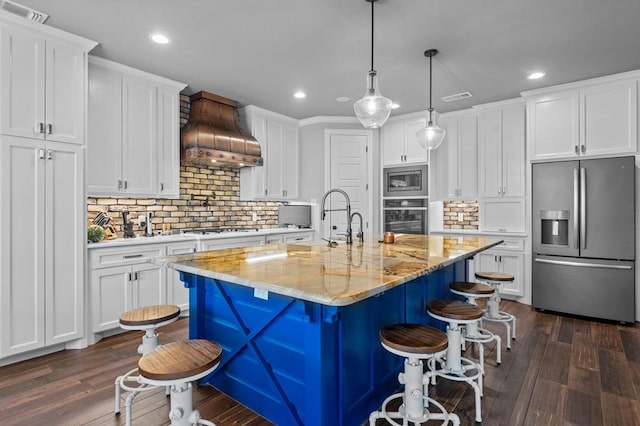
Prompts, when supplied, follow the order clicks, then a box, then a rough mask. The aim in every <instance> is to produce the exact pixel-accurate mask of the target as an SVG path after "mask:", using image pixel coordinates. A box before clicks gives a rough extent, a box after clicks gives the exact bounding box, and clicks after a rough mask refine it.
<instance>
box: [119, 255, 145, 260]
mask: <svg viewBox="0 0 640 426" xmlns="http://www.w3.org/2000/svg"><path fill="white" fill-rule="evenodd" d="M142 256H143V255H142V254H127V255H124V256H123V257H124V258H125V259H135V258H137V257H142Z"/></svg>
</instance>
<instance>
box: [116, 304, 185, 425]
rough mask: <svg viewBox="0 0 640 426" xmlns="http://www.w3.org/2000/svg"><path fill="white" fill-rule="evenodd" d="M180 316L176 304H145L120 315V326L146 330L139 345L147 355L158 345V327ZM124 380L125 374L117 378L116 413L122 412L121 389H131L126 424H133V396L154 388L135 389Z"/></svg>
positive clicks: (127, 399)
mask: <svg viewBox="0 0 640 426" xmlns="http://www.w3.org/2000/svg"><path fill="white" fill-rule="evenodd" d="M179 316H180V308H179V307H178V306H175V305H155V306H145V307H142V308H138V309H134V310H131V311H127V312H125V313H124V314H122V315H121V316H120V327H121V328H123V329H125V330H140V331H144V332H145V333H144V334H143V335H142V343H141V344H140V346H138V353H139V354H140V355H145V354H147V353H149V352H151V351H152V350H154V349H155V348H156V347H157V346H158V333H156V329H157V328H158V327H162V326H163V325H167V324H171V323H172V322H174V321H176V320H177V319H178V317H179ZM124 380H125V378H124V376H118V377H117V378H116V382H115V388H116V397H115V400H116V407H115V413H116V414H120V397H121V391H122V390H123V389H126V390H129V391H130V392H131V393H130V394H129V395H127V398H126V400H125V412H126V418H127V419H126V424H127V426H129V425H131V410H132V405H133V398H135V397H136V395H137V394H138V393H139V392H142V391H144V390H150V389H153V388H152V387H149V386H147V385H144V386H139V387H138V388H135V389H133V388H132V387H130V386H126V387H125V386H124V383H123V382H124ZM167 395H168V393H167Z"/></svg>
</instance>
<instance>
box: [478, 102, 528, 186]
mask: <svg viewBox="0 0 640 426" xmlns="http://www.w3.org/2000/svg"><path fill="white" fill-rule="evenodd" d="M524 167H525V106H524V103H519V104H518V105H512V106H505V107H503V108H496V109H489V110H486V111H481V112H480V113H479V114H478V186H479V188H478V193H479V196H480V197H524V196H525V185H524V182H525V168H524Z"/></svg>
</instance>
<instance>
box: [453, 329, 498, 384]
mask: <svg viewBox="0 0 640 426" xmlns="http://www.w3.org/2000/svg"><path fill="white" fill-rule="evenodd" d="M471 330H472V329H471V328H470V327H468V326H467V327H465V328H464V331H463V333H462V340H463V342H465V341H467V342H471V343H476V344H477V346H478V353H479V361H480V362H479V364H480V368H481V369H482V374H484V345H485V344H486V343H490V342H491V341H493V340H495V341H496V364H497V365H500V364H502V347H501V346H502V339H501V338H500V336H498V335H497V334H493V333H492V332H491V331H489V330H487V329H486V328H481V327H476V328H475V330H474V331H473V332H474V333H475V334H473V335H470V334H469V332H471ZM463 348H464V343H463Z"/></svg>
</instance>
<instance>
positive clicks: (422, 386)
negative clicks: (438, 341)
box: [369, 343, 460, 426]
mask: <svg viewBox="0 0 640 426" xmlns="http://www.w3.org/2000/svg"><path fill="white" fill-rule="evenodd" d="M382 346H383V347H384V348H385V349H386V350H388V351H389V352H391V353H393V354H396V355H399V356H402V357H404V358H405V360H404V372H402V373H400V374H398V382H400V384H404V392H400V393H396V394H393V395H391V396H389V397H388V398H387V399H385V400H384V402H383V403H382V406H381V408H380V410H378V411H374V412H372V413H371V414H370V415H369V426H374V425H375V423H376V420H377V419H385V420H386V421H387V422H389V423H390V424H391V425H393V426H408V425H409V423H412V424H414V425H419V424H421V423H425V422H427V421H429V420H442V423H441V425H448V424H449V422H451V424H453V425H454V426H458V425H460V418H459V417H458V416H457V415H456V414H454V413H449V412H448V411H447V410H446V409H445V408H444V407H443V406H442V405H441V404H440V403H438V402H437V401H436V400H434V399H432V398H429V397H428V386H429V382H430V380H431V376H432V374H433V373H431V372H430V371H428V372H427V373H423V363H422V360H423V359H427V360H429V361H431V360H432V359H434V357H436V356H442V355H444V351H442V352H437V353H432V354H416V353H410V352H404V351H401V350H398V349H394V348H391V347H389V346H387V345H385V344H384V343H382ZM398 398H402V405H400V407H399V408H398V411H391V412H389V411H387V404H388V403H389V402H391V401H393V400H395V399H398ZM432 406H433V407H435V408H436V409H437V412H432V411H430V410H429V408H430V407H432ZM393 419H398V420H402V424H400V423H398V422H396V421H395V420H393Z"/></svg>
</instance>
